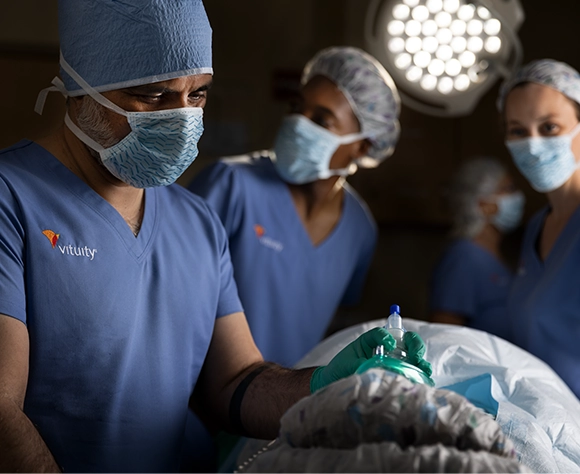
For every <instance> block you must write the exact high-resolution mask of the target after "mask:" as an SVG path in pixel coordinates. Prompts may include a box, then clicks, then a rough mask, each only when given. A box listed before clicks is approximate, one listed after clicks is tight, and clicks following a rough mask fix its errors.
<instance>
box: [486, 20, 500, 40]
mask: <svg viewBox="0 0 580 474" xmlns="http://www.w3.org/2000/svg"><path fill="white" fill-rule="evenodd" d="M483 30H484V31H485V33H486V34H488V35H489V36H496V35H499V32H500V31H501V23H500V21H499V20H497V19H495V18H492V19H491V20H487V21H486V22H485V26H484V27H483Z"/></svg>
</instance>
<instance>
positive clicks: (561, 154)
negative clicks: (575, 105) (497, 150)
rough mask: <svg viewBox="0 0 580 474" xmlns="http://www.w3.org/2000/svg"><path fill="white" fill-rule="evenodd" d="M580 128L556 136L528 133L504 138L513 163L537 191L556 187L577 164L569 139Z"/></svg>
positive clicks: (550, 189) (547, 190)
mask: <svg viewBox="0 0 580 474" xmlns="http://www.w3.org/2000/svg"><path fill="white" fill-rule="evenodd" d="M578 132H580V124H578V125H577V126H576V127H575V128H574V129H573V130H572V132H570V133H568V134H566V135H559V136H555V137H529V138H523V139H521V140H513V141H508V142H506V146H507V147H508V149H509V151H510V153H511V155H512V158H513V160H514V163H515V165H516V167H517V168H518V169H519V170H520V173H522V174H523V175H524V176H525V178H526V179H527V180H528V182H529V183H530V185H531V186H532V188H534V189H535V190H536V191H538V192H540V193H547V192H550V191H553V190H555V189H558V188H559V187H560V186H562V185H563V184H564V183H565V182H566V181H568V179H570V177H571V176H572V175H573V174H574V171H576V169H577V168H578V164H577V163H576V158H575V156H574V153H573V152H572V139H573V138H574V137H575V136H576V135H577V134H578Z"/></svg>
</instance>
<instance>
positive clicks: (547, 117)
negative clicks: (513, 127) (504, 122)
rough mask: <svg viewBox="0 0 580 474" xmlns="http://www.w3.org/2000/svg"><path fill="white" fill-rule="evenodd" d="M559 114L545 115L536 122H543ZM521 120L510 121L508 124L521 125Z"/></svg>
mask: <svg viewBox="0 0 580 474" xmlns="http://www.w3.org/2000/svg"><path fill="white" fill-rule="evenodd" d="M557 116H558V115H557V114H547V115H543V116H542V117H539V118H538V119H537V120H536V122H543V121H545V120H548V119H551V118H554V117H557ZM519 123H520V122H519V120H510V121H508V124H518V125H519Z"/></svg>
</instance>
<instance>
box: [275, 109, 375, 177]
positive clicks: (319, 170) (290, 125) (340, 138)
mask: <svg viewBox="0 0 580 474" xmlns="http://www.w3.org/2000/svg"><path fill="white" fill-rule="evenodd" d="M361 138H364V135H362V134H360V133H352V134H349V135H336V134H334V133H332V132H330V131H329V130H326V129H325V128H323V127H321V126H320V125H317V124H315V123H314V122H313V121H312V120H310V119H308V118H307V117H305V116H304V115H301V114H292V115H288V116H287V117H285V118H284V119H283V121H282V124H281V126H280V129H279V130H278V135H277V136H276V142H275V144H274V153H275V154H276V160H275V161H274V166H275V167H276V170H277V171H278V174H279V175H280V177H281V178H282V179H283V180H284V181H286V182H287V183H291V184H305V183H311V182H313V181H317V180H319V179H327V178H330V177H332V176H348V175H350V174H352V173H353V172H354V171H356V165H354V164H352V165H351V166H349V167H348V168H344V169H330V167H329V166H330V160H331V159H332V155H334V152H335V151H336V149H337V148H338V147H339V146H340V145H342V144H347V143H353V142H355V141H357V140H360V139H361Z"/></svg>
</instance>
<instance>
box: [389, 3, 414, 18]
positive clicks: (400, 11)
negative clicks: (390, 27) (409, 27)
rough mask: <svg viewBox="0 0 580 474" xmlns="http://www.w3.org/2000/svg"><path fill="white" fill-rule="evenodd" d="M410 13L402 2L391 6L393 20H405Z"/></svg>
mask: <svg viewBox="0 0 580 474" xmlns="http://www.w3.org/2000/svg"><path fill="white" fill-rule="evenodd" d="M410 13H411V9H410V8H409V7H408V6H407V5H404V4H402V3H399V4H398V5H395V6H394V8H393V18H395V20H406V19H407V18H409V14H410Z"/></svg>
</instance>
